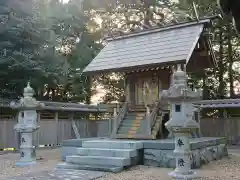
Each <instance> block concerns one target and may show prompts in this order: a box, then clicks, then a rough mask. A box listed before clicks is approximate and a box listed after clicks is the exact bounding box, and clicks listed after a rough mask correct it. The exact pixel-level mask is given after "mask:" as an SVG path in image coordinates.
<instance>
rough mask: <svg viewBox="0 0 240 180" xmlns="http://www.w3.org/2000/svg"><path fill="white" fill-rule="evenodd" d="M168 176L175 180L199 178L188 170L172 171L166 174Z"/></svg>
mask: <svg viewBox="0 0 240 180" xmlns="http://www.w3.org/2000/svg"><path fill="white" fill-rule="evenodd" d="M168 175H169V176H170V177H172V178H173V179H176V180H193V179H197V178H199V177H198V176H197V174H196V172H193V171H191V170H189V171H188V172H176V171H173V172H171V173H169V174H168Z"/></svg>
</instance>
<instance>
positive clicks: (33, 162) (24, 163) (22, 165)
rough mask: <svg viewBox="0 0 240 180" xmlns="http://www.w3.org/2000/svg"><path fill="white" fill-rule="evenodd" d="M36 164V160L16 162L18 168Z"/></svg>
mask: <svg viewBox="0 0 240 180" xmlns="http://www.w3.org/2000/svg"><path fill="white" fill-rule="evenodd" d="M36 163H37V162H36V161H35V160H33V161H19V162H16V163H15V165H16V166H18V167H25V166H31V165H34V164H36Z"/></svg>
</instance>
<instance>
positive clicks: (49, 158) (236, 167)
mask: <svg viewBox="0 0 240 180" xmlns="http://www.w3.org/2000/svg"><path fill="white" fill-rule="evenodd" d="M59 154H60V152H59V149H51V150H50V149H48V150H38V151H37V155H38V157H43V160H39V161H38V163H37V164H36V165H34V166H32V167H24V168H22V167H15V165H14V163H15V162H16V160H17V159H19V155H18V154H12V153H9V154H3V155H0V180H4V179H6V178H9V177H13V176H19V175H26V174H29V173H38V172H42V171H52V170H53V169H54V168H55V167H56V164H57V163H58V162H59V161H60V156H59ZM233 154H234V153H233ZM170 171H172V169H165V168H154V167H146V166H137V167H133V168H131V169H129V170H128V171H124V172H122V173H118V174H111V173H107V175H106V176H104V177H102V178H98V179H97V180H139V179H146V180H159V179H161V180H170V178H169V177H168V175H167V174H168V172H170ZM196 171H197V173H198V175H199V176H200V177H202V178H200V179H201V180H228V179H229V180H240V150H237V151H235V154H234V155H230V156H229V158H224V159H222V160H219V161H214V162H212V163H210V164H208V165H204V166H203V167H202V168H201V169H200V170H196Z"/></svg>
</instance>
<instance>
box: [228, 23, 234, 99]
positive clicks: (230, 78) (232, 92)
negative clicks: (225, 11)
mask: <svg viewBox="0 0 240 180" xmlns="http://www.w3.org/2000/svg"><path fill="white" fill-rule="evenodd" d="M231 40H232V24H231V21H230V20H228V62H229V66H228V74H229V85H230V98H233V97H234V87H233V69H232V67H233V57H232V54H233V53H232V43H231Z"/></svg>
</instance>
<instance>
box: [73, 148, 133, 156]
mask: <svg viewBox="0 0 240 180" xmlns="http://www.w3.org/2000/svg"><path fill="white" fill-rule="evenodd" d="M77 154H78V155H80V156H106V157H127V158H130V157H135V156H137V150H136V149H103V148H78V149H77Z"/></svg>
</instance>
